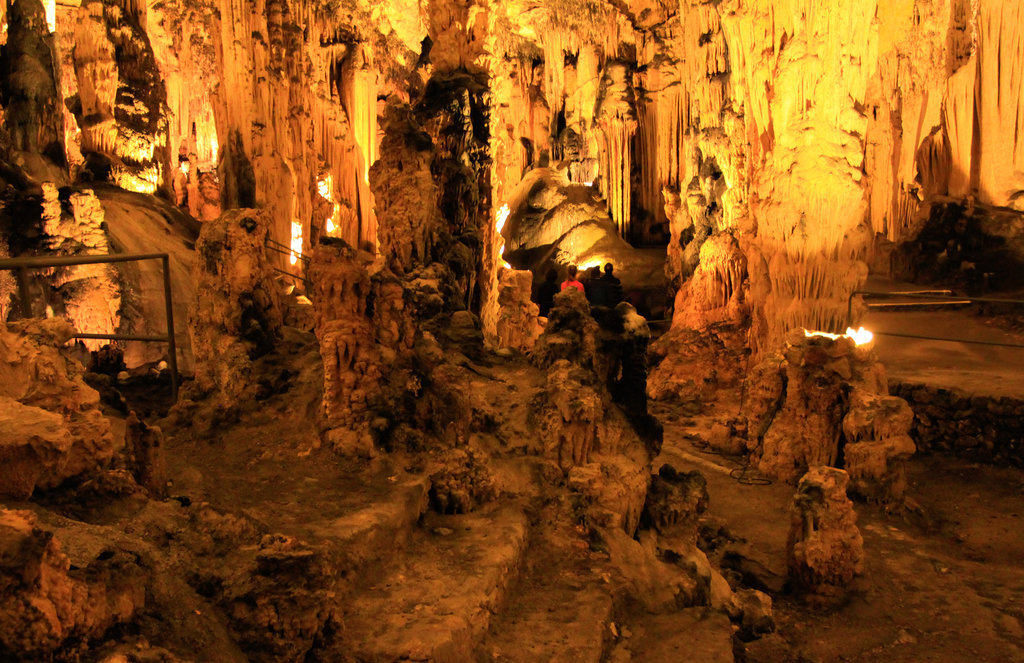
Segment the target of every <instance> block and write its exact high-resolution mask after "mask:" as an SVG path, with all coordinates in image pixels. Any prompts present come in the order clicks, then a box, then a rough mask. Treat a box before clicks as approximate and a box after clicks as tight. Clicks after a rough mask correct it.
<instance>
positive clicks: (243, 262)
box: [189, 210, 282, 407]
mask: <svg viewBox="0 0 1024 663" xmlns="http://www.w3.org/2000/svg"><path fill="white" fill-rule="evenodd" d="M267 223H268V220H267V216H266V215H265V214H264V213H262V212H258V211H256V210H232V211H229V212H225V213H224V214H223V215H221V217H220V218H219V219H217V220H216V221H210V222H207V223H205V224H204V225H203V228H202V231H201V232H200V235H199V239H198V241H197V242H196V260H195V264H194V266H193V274H194V278H195V281H196V302H195V304H194V306H193V307H192V308H190V309H189V336H190V337H191V339H192V348H193V352H194V354H195V359H196V379H195V384H194V390H195V392H196V393H197V395H206V394H210V393H213V394H214V395H215V397H216V399H217V400H218V402H219V403H220V405H221V407H230V406H231V405H232V404H233V403H234V402H235V401H236V400H237V399H238V398H240V397H241V395H242V394H243V393H244V392H245V391H246V390H247V389H250V388H252V386H253V385H252V376H251V370H252V369H251V362H252V360H253V359H255V358H257V357H260V356H261V355H264V354H266V353H267V352H268V351H270V350H271V349H272V348H273V347H274V344H275V343H276V342H277V338H278V335H279V331H280V327H281V319H282V313H281V308H280V303H279V294H278V290H277V286H276V284H275V282H274V280H273V277H272V275H271V268H270V264H269V262H268V260H267V256H266V250H265V248H264V241H265V240H266V238H267V230H268V229H267Z"/></svg>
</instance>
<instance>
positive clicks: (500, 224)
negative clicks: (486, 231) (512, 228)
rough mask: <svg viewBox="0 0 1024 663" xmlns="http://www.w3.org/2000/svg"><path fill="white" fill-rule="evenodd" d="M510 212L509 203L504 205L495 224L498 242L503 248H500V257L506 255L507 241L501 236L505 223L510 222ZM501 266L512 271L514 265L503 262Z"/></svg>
mask: <svg viewBox="0 0 1024 663" xmlns="http://www.w3.org/2000/svg"><path fill="white" fill-rule="evenodd" d="M510 211H511V210H509V208H508V203H505V204H504V205H502V206H501V209H499V210H498V215H497V219H496V220H495V222H494V227H495V229H496V230H497V231H498V240H499V241H500V242H501V246H500V247H499V248H498V256H499V257H501V256H503V255H505V239H504V238H503V237H502V236H501V229H502V228H504V227H505V222H506V221H508V215H509V213H510ZM501 266H502V267H504V268H505V269H512V265H510V264H508V263H507V262H506V261H504V260H502V261H501Z"/></svg>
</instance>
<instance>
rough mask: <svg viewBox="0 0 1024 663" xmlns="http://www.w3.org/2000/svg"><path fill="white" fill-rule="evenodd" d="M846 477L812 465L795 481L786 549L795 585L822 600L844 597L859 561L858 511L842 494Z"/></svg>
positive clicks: (861, 550) (861, 557)
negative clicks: (796, 482)
mask: <svg viewBox="0 0 1024 663" xmlns="http://www.w3.org/2000/svg"><path fill="white" fill-rule="evenodd" d="M848 481H849V477H848V476H847V474H846V472H844V471H842V470H837V469H835V468H832V467H816V468H813V469H811V470H810V471H809V472H808V473H807V474H805V475H804V476H803V477H801V479H800V483H799V484H798V485H797V491H796V495H795V496H794V497H793V506H792V509H791V514H792V515H791V518H790V530H789V539H788V541H787V543H786V553H787V559H788V565H789V580H790V582H791V583H792V584H793V586H794V588H796V589H798V590H799V591H802V592H805V593H807V594H809V595H812V596H816V597H819V598H821V599H823V600H825V601H826V602H828V601H834V600H837V599H841V598H842V597H843V596H845V593H846V591H847V589H848V588H849V587H850V585H851V583H852V582H853V580H854V578H855V577H856V576H857V575H858V574H859V573H861V571H862V569H863V564H864V543H863V539H862V538H861V535H860V530H858V529H857V514H856V513H855V512H854V510H853V504H852V503H851V502H850V499H849V498H848V497H847V496H846V488H847V483H848Z"/></svg>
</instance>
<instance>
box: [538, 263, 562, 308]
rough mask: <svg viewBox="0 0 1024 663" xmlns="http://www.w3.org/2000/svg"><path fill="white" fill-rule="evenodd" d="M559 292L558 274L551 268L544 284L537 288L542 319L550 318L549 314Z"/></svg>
mask: <svg viewBox="0 0 1024 663" xmlns="http://www.w3.org/2000/svg"><path fill="white" fill-rule="evenodd" d="M557 292H558V272H557V271H556V270H555V269H554V268H551V269H549V270H548V273H547V274H546V275H545V276H544V282H543V283H541V284H540V285H539V286H537V307H538V308H539V309H540V314H541V316H542V317H545V318H546V317H548V312H549V311H551V307H552V306H554V305H555V293H557Z"/></svg>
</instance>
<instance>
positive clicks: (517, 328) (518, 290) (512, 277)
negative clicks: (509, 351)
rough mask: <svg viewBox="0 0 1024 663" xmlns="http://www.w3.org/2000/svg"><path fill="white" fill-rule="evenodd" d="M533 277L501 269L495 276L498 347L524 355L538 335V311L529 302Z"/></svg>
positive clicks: (520, 271) (526, 273)
mask: <svg viewBox="0 0 1024 663" xmlns="http://www.w3.org/2000/svg"><path fill="white" fill-rule="evenodd" d="M532 281H533V275H532V274H531V273H530V272H528V271H525V270H513V269H502V270H501V271H500V272H499V273H498V288H499V291H498V306H499V307H500V308H499V313H498V322H497V325H496V332H497V335H498V340H497V342H498V345H499V346H500V347H503V348H515V349H516V350H519V351H521V352H527V351H529V350H531V349H532V348H533V345H534V343H535V342H536V341H537V337H538V336H540V333H541V326H540V324H539V322H538V320H537V317H538V315H539V313H540V309H539V308H537V305H536V304H534V303H533V302H532V301H531V300H530V292H531V288H532Z"/></svg>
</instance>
